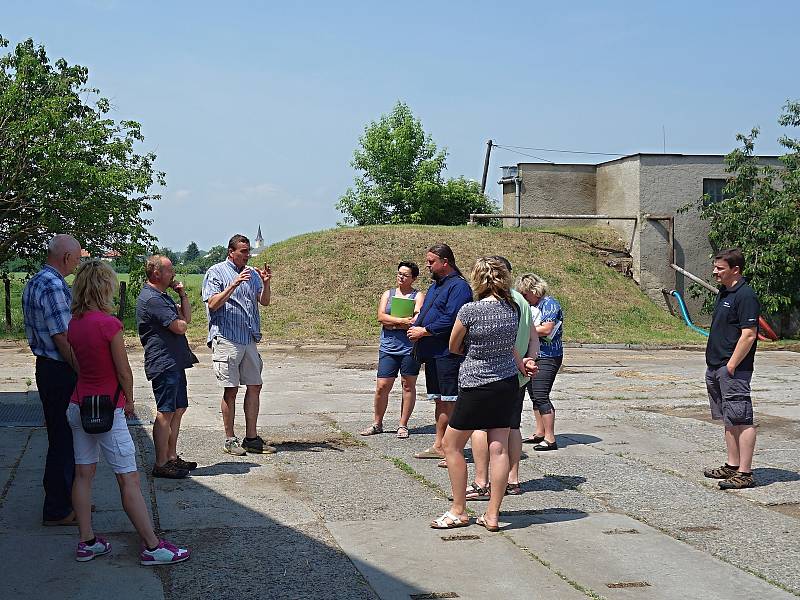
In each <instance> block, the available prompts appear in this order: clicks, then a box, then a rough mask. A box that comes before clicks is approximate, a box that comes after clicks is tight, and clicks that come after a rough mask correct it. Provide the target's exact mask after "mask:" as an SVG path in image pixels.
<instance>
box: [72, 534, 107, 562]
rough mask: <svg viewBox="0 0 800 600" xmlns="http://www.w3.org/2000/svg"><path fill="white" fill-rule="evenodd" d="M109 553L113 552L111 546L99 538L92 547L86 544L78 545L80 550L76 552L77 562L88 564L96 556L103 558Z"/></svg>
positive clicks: (80, 543)
mask: <svg viewBox="0 0 800 600" xmlns="http://www.w3.org/2000/svg"><path fill="white" fill-rule="evenodd" d="M109 552H111V544H109V543H108V542H107V541H105V540H104V539H103V538H101V537H99V536H98V537H96V538H95V542H94V544H92V545H91V546H90V545H88V544H87V543H86V542H79V543H78V549H77V550H76V551H75V560H77V561H78V562H86V561H87V560H92V559H93V558H94V557H95V556H102V555H103V554H108V553H109Z"/></svg>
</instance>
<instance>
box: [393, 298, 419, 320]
mask: <svg viewBox="0 0 800 600" xmlns="http://www.w3.org/2000/svg"><path fill="white" fill-rule="evenodd" d="M415 304H416V301H415V300H414V299H413V298H398V297H397V296H393V297H392V310H391V312H390V313H389V314H390V315H392V316H393V317H398V318H400V319H405V318H406V317H411V316H413V315H414V305H415Z"/></svg>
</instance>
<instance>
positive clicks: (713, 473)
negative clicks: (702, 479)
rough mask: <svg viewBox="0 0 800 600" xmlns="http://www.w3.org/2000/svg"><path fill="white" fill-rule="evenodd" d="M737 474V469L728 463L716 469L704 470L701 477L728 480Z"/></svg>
mask: <svg viewBox="0 0 800 600" xmlns="http://www.w3.org/2000/svg"><path fill="white" fill-rule="evenodd" d="M738 472H739V467H732V466H730V465H729V464H728V463H725V464H724V465H722V466H721V467H717V468H716V469H706V470H705V471H703V475H705V476H706V477H708V478H709V479H730V478H731V477H733V476H734V475H736V473H738Z"/></svg>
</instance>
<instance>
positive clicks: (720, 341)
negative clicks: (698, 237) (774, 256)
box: [704, 248, 761, 490]
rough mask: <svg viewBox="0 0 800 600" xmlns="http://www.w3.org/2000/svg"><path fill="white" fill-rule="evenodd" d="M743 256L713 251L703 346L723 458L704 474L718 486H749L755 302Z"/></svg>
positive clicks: (738, 252) (736, 251)
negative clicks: (713, 296)
mask: <svg viewBox="0 0 800 600" xmlns="http://www.w3.org/2000/svg"><path fill="white" fill-rule="evenodd" d="M743 270H744V256H743V255H742V251H741V250H739V249H738V248H733V249H731V250H723V251H722V252H720V253H719V254H717V255H716V256H715V257H714V270H713V274H714V279H716V281H717V283H719V284H720V286H721V287H720V290H719V296H718V297H717V302H716V304H715V305H714V314H713V316H712V317H711V331H710V332H709V335H708V344H707V346H706V366H707V369H706V388H707V389H708V399H709V403H710V405H711V418H712V419H714V420H721V421H722V422H723V425H724V426H725V445H726V447H727V450H728V461H727V462H726V463H725V464H724V465H722V466H721V467H718V468H716V469H706V470H705V472H704V475H705V476H706V477H710V478H712V479H719V480H720V482H719V487H720V488H722V489H723V490H728V489H741V488H748V487H753V486H754V485H755V482H754V480H753V469H752V462H753V452H754V450H755V447H756V428H755V426H754V424H753V402H752V400H751V398H750V379H751V377H752V376H753V361H754V358H755V354H756V345H757V344H758V318H759V315H760V314H761V306H760V304H759V301H758V297H757V296H756V293H755V292H754V291H753V288H751V287H750V286H749V285H748V284H747V282H746V281H745V279H744V277H742V271H743Z"/></svg>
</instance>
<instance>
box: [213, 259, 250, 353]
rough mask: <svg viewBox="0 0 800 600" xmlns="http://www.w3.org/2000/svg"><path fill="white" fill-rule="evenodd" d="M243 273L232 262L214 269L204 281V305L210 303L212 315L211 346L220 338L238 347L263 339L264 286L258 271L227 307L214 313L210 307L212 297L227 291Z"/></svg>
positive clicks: (240, 287)
mask: <svg viewBox="0 0 800 600" xmlns="http://www.w3.org/2000/svg"><path fill="white" fill-rule="evenodd" d="M244 268H245V269H249V268H250V267H244ZM239 273H240V271H239V269H237V268H236V265H235V264H233V261H232V260H230V259H228V260H226V261H224V262H221V263H217V264H216V265H214V266H213V267H211V268H210V269H209V270H208V271H206V276H205V277H204V278H203V302H205V303H206V312H207V313H208V344H209V345H211V340H213V339H214V336H217V335H219V336H222V337H223V338H225V339H226V340H228V341H229V342H235V343H237V344H249V343H250V342H253V341H255V342H257V341H259V340H260V339H261V316H260V314H259V312H258V297H259V296H260V295H261V289H262V287H263V284H262V283H261V277H259V275H258V273H257V272H256V271H255V270H253V273H252V275H251V276H250V280H249V281H245V282H244V283H242V284H241V285H240V286H239V287H237V288H236V289H235V290H234V291H233V294H231V296H230V298H228V300H227V301H226V302H225V304H223V305H222V306H221V307H219V308H218V309H217V310H214V311H212V310H209V308H208V300H209V298H211V296H214V295H216V294H219V293H220V292H222V291H224V290H225V288H227V287H228V286H229V285H230V284H231V283H233V280H234V279H236V277H237V276H238V275H239Z"/></svg>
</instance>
